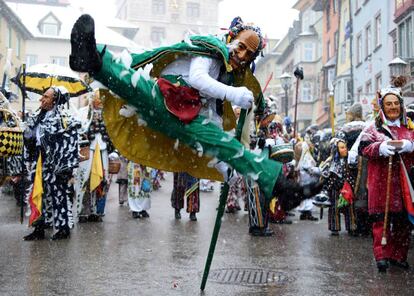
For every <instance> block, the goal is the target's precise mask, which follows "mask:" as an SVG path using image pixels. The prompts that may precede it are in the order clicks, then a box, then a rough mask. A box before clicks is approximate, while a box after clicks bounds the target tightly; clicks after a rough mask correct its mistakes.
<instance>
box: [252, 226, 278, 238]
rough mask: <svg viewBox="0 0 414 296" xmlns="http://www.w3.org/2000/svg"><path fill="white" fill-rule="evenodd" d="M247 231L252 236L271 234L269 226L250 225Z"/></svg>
mask: <svg viewBox="0 0 414 296" xmlns="http://www.w3.org/2000/svg"><path fill="white" fill-rule="evenodd" d="M249 233H250V234H251V235H253V236H272V235H273V230H271V229H270V228H257V227H251V228H250V229H249Z"/></svg>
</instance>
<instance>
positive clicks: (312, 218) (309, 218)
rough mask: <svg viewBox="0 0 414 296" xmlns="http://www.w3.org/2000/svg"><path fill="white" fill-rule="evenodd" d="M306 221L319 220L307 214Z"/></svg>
mask: <svg viewBox="0 0 414 296" xmlns="http://www.w3.org/2000/svg"><path fill="white" fill-rule="evenodd" d="M307 220H309V221H319V218H316V217H314V216H312V214H309V215H308V217H307Z"/></svg>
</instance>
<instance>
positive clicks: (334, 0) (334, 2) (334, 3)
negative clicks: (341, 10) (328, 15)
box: [332, 0, 338, 13]
mask: <svg viewBox="0 0 414 296" xmlns="http://www.w3.org/2000/svg"><path fill="white" fill-rule="evenodd" d="M332 4H333V12H334V13H336V12H337V11H338V0H333V1H332Z"/></svg>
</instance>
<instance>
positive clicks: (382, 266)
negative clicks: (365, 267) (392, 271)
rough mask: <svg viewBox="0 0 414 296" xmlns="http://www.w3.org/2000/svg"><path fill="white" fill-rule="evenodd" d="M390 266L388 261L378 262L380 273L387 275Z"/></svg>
mask: <svg viewBox="0 0 414 296" xmlns="http://www.w3.org/2000/svg"><path fill="white" fill-rule="evenodd" d="M388 267H389V265H388V261H387V260H378V261H377V268H378V272H381V273H385V272H387V269H388Z"/></svg>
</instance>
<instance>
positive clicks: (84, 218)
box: [78, 216, 88, 223]
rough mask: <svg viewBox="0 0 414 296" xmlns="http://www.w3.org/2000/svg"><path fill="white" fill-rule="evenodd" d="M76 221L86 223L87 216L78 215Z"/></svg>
mask: <svg viewBox="0 0 414 296" xmlns="http://www.w3.org/2000/svg"><path fill="white" fill-rule="evenodd" d="M78 222H79V223H86V222H88V217H87V216H79V217H78Z"/></svg>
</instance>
